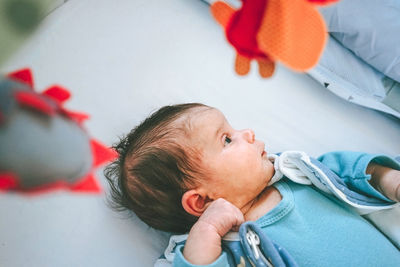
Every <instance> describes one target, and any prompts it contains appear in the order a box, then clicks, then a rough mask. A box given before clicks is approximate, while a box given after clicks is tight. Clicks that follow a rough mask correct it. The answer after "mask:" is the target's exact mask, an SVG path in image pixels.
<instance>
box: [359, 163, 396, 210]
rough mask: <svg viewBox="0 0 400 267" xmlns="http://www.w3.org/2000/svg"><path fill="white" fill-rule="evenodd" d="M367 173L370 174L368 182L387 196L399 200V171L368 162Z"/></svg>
mask: <svg viewBox="0 0 400 267" xmlns="http://www.w3.org/2000/svg"><path fill="white" fill-rule="evenodd" d="M367 173H368V174H371V180H369V183H370V184H371V185H372V186H373V187H374V188H375V189H376V190H378V191H379V192H381V193H382V194H384V195H385V196H386V197H387V198H390V199H391V200H393V201H396V202H399V201H400V171H398V170H395V169H392V168H389V167H386V166H382V165H380V164H378V163H375V162H373V161H372V162H370V163H369V164H368V167H367Z"/></svg>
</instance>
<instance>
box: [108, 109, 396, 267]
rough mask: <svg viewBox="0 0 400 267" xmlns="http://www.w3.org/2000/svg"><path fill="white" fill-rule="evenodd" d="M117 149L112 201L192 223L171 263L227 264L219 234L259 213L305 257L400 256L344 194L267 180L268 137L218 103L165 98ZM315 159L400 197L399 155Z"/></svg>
mask: <svg viewBox="0 0 400 267" xmlns="http://www.w3.org/2000/svg"><path fill="white" fill-rule="evenodd" d="M115 149H116V150H117V152H118V153H119V159H118V160H117V161H115V162H113V163H112V164H111V165H109V166H108V167H107V168H106V170H105V174H106V177H107V179H108V181H109V183H110V186H111V197H112V200H113V204H114V205H113V206H114V208H116V209H118V210H122V209H128V210H132V211H133V212H134V213H135V214H136V215H137V216H138V217H139V218H140V219H141V220H143V221H144V222H145V223H147V224H148V225H149V226H151V227H153V228H156V229H159V230H163V231H167V232H172V233H187V232H189V235H188V238H187V241H186V243H185V245H184V246H178V247H177V248H176V251H175V252H176V256H175V261H174V264H175V265H182V266H191V265H192V264H196V265H206V264H215V266H217V265H218V266H219V264H221V266H226V265H227V264H228V263H227V260H226V255H225V252H223V251H222V248H221V239H222V237H223V236H224V235H225V234H226V233H227V232H229V231H230V230H235V229H238V227H239V226H240V225H241V224H242V223H243V222H245V221H255V222H256V223H257V224H258V225H259V226H260V227H261V228H262V229H263V231H264V232H265V233H266V234H267V235H268V237H270V238H271V239H273V240H274V241H275V242H277V243H278V244H280V245H281V246H283V247H284V248H285V249H286V250H287V251H289V253H290V254H291V255H292V257H293V258H294V259H295V260H296V261H297V263H298V264H299V265H300V266H302V265H309V266H332V265H334V266H353V265H357V266H376V265H379V266H395V265H396V264H398V263H399V262H400V253H399V251H398V250H397V248H396V247H395V246H394V245H393V244H392V243H391V242H390V241H389V240H388V239H387V238H386V237H385V236H384V235H382V234H381V233H380V232H379V231H378V230H377V229H376V228H374V227H373V226H372V225H371V224H370V223H368V222H367V221H366V220H365V219H364V218H362V217H361V216H360V215H358V214H357V213H355V212H354V211H353V210H352V209H350V208H349V207H348V206H346V205H345V204H343V203H341V202H339V201H337V200H335V199H333V198H332V197H328V196H326V195H325V194H323V193H321V192H320V191H319V190H317V189H315V188H314V187H312V186H304V185H299V184H296V183H293V182H291V181H289V180H287V179H285V178H284V179H282V180H280V181H278V182H276V183H274V184H273V185H270V182H271V179H272V178H273V177H274V174H275V168H274V164H273V163H272V162H271V161H270V159H269V157H268V155H267V152H266V151H265V145H264V143H263V142H262V141H259V140H257V139H256V138H255V134H254V132H253V131H252V130H250V129H245V130H235V129H233V128H232V127H231V126H230V125H229V123H228V122H227V120H226V119H225V117H224V115H223V114H222V113H221V112H220V111H218V110H217V109H215V108H212V107H209V106H206V105H203V104H198V103H190V104H181V105H174V106H165V107H163V108H161V109H159V110H158V111H156V112H155V113H153V114H152V115H151V116H150V117H148V118H147V119H146V120H144V121H143V122H142V123H141V124H140V125H139V126H137V127H136V128H134V129H133V130H132V131H131V132H130V133H129V134H128V135H127V136H126V137H125V138H123V139H122V140H121V142H120V143H119V144H118V145H116V146H115ZM318 160H319V161H320V162H322V163H323V164H325V165H326V166H328V167H329V168H330V169H331V170H333V171H334V172H335V173H336V174H337V175H338V176H340V177H342V178H343V180H344V182H345V183H346V184H347V185H348V187H349V188H352V189H353V190H355V191H359V192H361V193H363V194H366V195H368V196H372V197H375V198H378V199H382V200H385V201H388V202H391V201H392V202H398V201H399V200H400V171H399V170H400V165H399V164H397V163H396V162H395V161H394V160H392V159H390V158H389V157H385V156H381V155H379V156H378V155H369V154H365V153H357V152H335V153H328V154H325V155H324V156H322V157H320V158H319V159H318ZM371 185H372V186H371ZM212 266H214V265H212Z"/></svg>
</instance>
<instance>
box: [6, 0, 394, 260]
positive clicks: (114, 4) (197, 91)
mask: <svg viewBox="0 0 400 267" xmlns="http://www.w3.org/2000/svg"><path fill="white" fill-rule="evenodd" d="M233 62H234V52H233V49H232V48H231V47H230V46H229V45H228V43H227V42H226V40H225V38H224V35H223V32H222V30H221V28H220V27H219V25H217V24H216V23H215V22H214V20H213V19H212V17H211V15H210V13H209V10H208V6H207V5H206V4H205V3H203V2H202V1H198V0H163V1H159V0H119V1H109V0H69V1H68V2H66V3H65V4H64V5H62V6H61V7H59V8H58V9H56V10H55V11H54V12H53V13H52V14H50V15H49V16H48V17H47V18H46V19H45V20H44V22H43V24H42V26H41V29H40V30H39V31H38V32H36V34H35V36H34V37H33V38H32V39H31V40H30V41H29V42H28V43H26V44H25V45H24V46H23V48H22V49H21V50H20V51H19V52H18V54H16V55H15V56H13V57H12V59H11V60H10V61H9V62H8V63H7V64H5V65H3V66H2V67H1V71H2V72H3V73H5V72H7V71H11V70H14V69H17V68H20V67H25V66H29V67H32V68H33V71H34V75H35V82H36V87H37V88H39V89H43V88H45V87H46V86H48V85H51V84H53V83H58V84H61V85H64V86H65V87H67V88H69V89H70V90H71V91H72V93H73V98H72V100H71V101H69V103H68V106H69V107H70V108H72V109H76V110H81V111H85V112H87V113H89V114H91V116H92V117H91V119H90V121H89V122H88V123H86V126H87V128H88V131H89V133H90V134H91V135H93V136H94V137H96V138H98V139H100V140H101V141H103V142H104V143H106V144H108V145H110V144H112V143H113V142H116V141H117V136H121V135H122V134H123V133H126V132H127V131H129V130H130V129H131V128H132V127H133V126H135V125H136V124H138V123H139V122H140V121H141V120H143V119H144V117H145V116H146V115H148V114H149V113H150V112H151V111H154V110H155V109H157V108H158V107H160V106H162V105H165V104H173V103H180V102H191V101H196V102H203V103H206V104H208V105H211V106H215V107H217V108H219V109H220V110H222V111H223V112H224V113H225V114H226V116H227V118H228V120H230V122H231V124H232V125H233V126H234V127H236V128H239V129H240V128H252V129H253V130H254V131H255V133H256V137H257V138H259V139H261V140H263V141H264V142H265V143H266V149H267V150H268V151H270V152H278V151H285V150H303V151H306V152H307V153H308V154H309V155H310V156H317V155H319V154H321V153H324V152H326V151H331V150H339V149H349V150H361V151H366V152H373V153H385V154H388V155H392V156H394V155H397V154H399V153H400V142H399V140H400V138H399V137H400V123H399V122H400V121H399V120H398V119H395V118H394V117H390V116H389V115H385V114H383V113H379V112H377V111H374V110H370V109H367V108H364V107H360V106H357V105H354V104H351V103H349V102H346V101H345V100H342V99H340V98H339V97H337V96H335V95H334V94H332V93H330V92H329V91H327V90H325V89H324V88H323V87H322V86H321V85H319V84H318V83H317V82H315V81H314V80H313V79H311V78H310V77H308V76H306V75H305V74H299V73H293V72H291V71H290V70H287V69H285V68H284V67H280V66H279V67H278V69H277V72H276V74H275V76H274V77H273V78H272V79H268V80H263V79H261V78H260V77H259V75H258V73H257V70H256V66H255V65H254V66H253V69H252V71H251V73H250V75H248V76H246V77H238V76H236V75H235V73H234V71H233ZM98 175H99V177H100V178H101V180H102V182H103V183H104V184H105V182H104V178H103V177H102V174H101V172H98ZM0 214H1V217H0V236H1V238H0V241H1V242H0V247H1V249H0V263H1V264H0V265H2V266H13V267H14V266H151V265H152V264H153V262H154V260H155V259H156V258H157V257H158V256H159V255H160V254H161V252H162V251H163V250H164V248H165V247H166V245H167V236H166V235H162V234H160V233H158V232H156V231H154V230H152V229H149V228H148V227H146V226H145V225H144V224H143V223H141V222H140V221H139V220H138V219H137V218H135V217H134V218H132V219H123V218H124V216H125V214H122V215H119V214H116V213H113V212H112V211H110V210H109V209H108V208H107V206H106V205H105V201H104V197H103V196H90V195H77V194H69V193H65V192H58V193H53V194H48V195H44V196H42V197H35V198H26V197H23V196H19V195H14V194H8V195H0Z"/></svg>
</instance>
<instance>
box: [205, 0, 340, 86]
mask: <svg viewBox="0 0 400 267" xmlns="http://www.w3.org/2000/svg"><path fill="white" fill-rule="evenodd" d="M336 1H338V0H242V6H241V7H240V8H239V9H238V10H235V9H234V8H232V7H231V6H230V5H228V4H227V3H225V2H223V1H217V2H214V3H213V4H212V5H211V13H212V15H213V16H214V18H215V19H216V20H217V22H218V23H219V24H221V25H222V27H223V28H224V29H225V34H226V38H227V39H228V42H229V43H230V44H231V45H232V46H233V47H234V48H235V50H236V53H237V54H236V60H235V70H236V73H237V74H239V75H246V74H247V73H248V72H249V71H250V62H251V60H256V61H257V63H258V66H259V73H260V75H261V76H262V77H264V78H267V77H270V76H272V74H273V73H274V70H275V61H278V60H279V61H280V62H282V63H283V64H284V65H286V66H288V67H289V68H291V69H293V70H296V71H306V70H308V69H310V68H312V67H313V66H314V65H316V64H317V62H318V59H319V57H320V56H321V54H322V51H323V49H324V46H325V43H326V40H327V30H326V27H325V23H324V20H323V18H322V17H321V15H320V14H319V13H318V11H317V10H316V8H315V5H325V4H329V3H333V2H336Z"/></svg>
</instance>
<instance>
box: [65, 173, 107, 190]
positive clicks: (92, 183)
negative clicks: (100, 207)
mask: <svg viewBox="0 0 400 267" xmlns="http://www.w3.org/2000/svg"><path fill="white" fill-rule="evenodd" d="M70 190H71V191H73V192H85V193H89V192H91V193H101V192H102V188H101V186H100V184H99V183H98V182H97V180H96V179H95V177H94V176H93V174H92V173H90V174H89V175H87V176H86V177H85V178H83V179H82V180H81V181H79V182H78V183H76V184H75V185H73V186H71V187H70Z"/></svg>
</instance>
